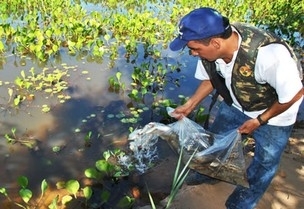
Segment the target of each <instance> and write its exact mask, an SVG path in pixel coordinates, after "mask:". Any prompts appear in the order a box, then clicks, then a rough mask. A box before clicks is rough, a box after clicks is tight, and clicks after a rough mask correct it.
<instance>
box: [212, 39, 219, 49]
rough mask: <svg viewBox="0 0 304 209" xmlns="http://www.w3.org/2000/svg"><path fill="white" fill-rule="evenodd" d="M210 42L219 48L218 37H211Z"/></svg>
mask: <svg viewBox="0 0 304 209" xmlns="http://www.w3.org/2000/svg"><path fill="white" fill-rule="evenodd" d="M210 44H211V45H212V46H213V47H214V48H216V49H219V48H220V47H221V42H220V40H219V39H218V38H211V40H210Z"/></svg>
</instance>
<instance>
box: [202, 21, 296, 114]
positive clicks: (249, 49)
mask: <svg viewBox="0 0 304 209" xmlns="http://www.w3.org/2000/svg"><path fill="white" fill-rule="evenodd" d="M233 26H234V27H235V28H236V29H237V31H238V32H239V34H240V35H241V36H242V42H241V45H240V48H239V51H238V54H237V57H236V60H235V64H234V67H233V70H232V78H231V88H232V91H233V93H234V95H235V97H236V99H237V100H238V102H239V103H240V105H241V106H242V108H243V109H244V110H246V111H257V110H263V109H266V108H268V107H270V106H271V105H272V104H273V103H274V102H275V101H276V100H277V98H278V97H277V94H276V91H275V89H274V88H272V87H271V86H270V85H269V84H267V83H266V84H259V83H257V82H256V80H255V78H254V69H255V62H256V58H257V54H258V50H259V48H260V47H262V46H266V45H268V44H271V43H280V44H283V45H284V46H286V47H287V49H288V50H289V52H290V53H291V55H292V56H293V57H294V58H295V59H296V57H295V55H294V54H293V52H292V50H291V48H290V47H289V46H288V45H287V44H286V43H285V42H284V41H283V40H282V39H281V38H279V37H278V36H276V35H274V34H272V33H270V32H266V31H264V30H260V29H259V28H255V27H252V26H249V25H246V24H241V23H236V24H233ZM202 63H203V65H204V67H205V68H206V71H207V73H208V75H209V77H210V80H211V83H212V85H213V87H214V88H215V89H216V90H217V91H218V92H219V94H220V95H221V96H222V97H223V98H224V100H225V102H226V103H227V104H229V105H231V104H232V99H231V96H230V93H229V91H228V89H227V88H226V85H225V83H224V79H223V78H221V77H220V76H219V75H218V73H217V72H216V68H215V63H214V62H208V61H207V60H202Z"/></svg>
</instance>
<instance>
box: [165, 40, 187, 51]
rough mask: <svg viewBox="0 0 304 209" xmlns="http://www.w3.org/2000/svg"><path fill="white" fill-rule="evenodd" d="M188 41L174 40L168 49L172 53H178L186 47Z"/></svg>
mask: <svg viewBox="0 0 304 209" xmlns="http://www.w3.org/2000/svg"><path fill="white" fill-rule="evenodd" d="M187 43H188V41H185V40H183V39H180V38H179V37H178V38H175V39H174V40H173V41H172V42H171V43H170V45H169V47H170V49H171V50H172V51H178V50H181V49H182V48H184V47H185V46H186V45H187Z"/></svg>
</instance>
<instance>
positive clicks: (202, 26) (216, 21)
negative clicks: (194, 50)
mask: <svg viewBox="0 0 304 209" xmlns="http://www.w3.org/2000/svg"><path fill="white" fill-rule="evenodd" d="M224 31H225V26H224V23H223V16H222V15H221V14H220V13H219V12H218V11H216V10H215V9H212V8H209V7H202V8H199V9H195V10H193V11H191V12H190V13H189V14H187V15H186V16H184V17H183V18H182V19H181V21H180V23H179V35H178V37H177V38H175V39H174V40H173V41H172V42H171V43H170V49H171V50H173V51H177V50H180V49H182V48H184V47H185V46H186V45H187V43H188V42H189V41H192V40H200V39H205V38H209V37H212V36H216V35H220V34H222V33H223V32H224Z"/></svg>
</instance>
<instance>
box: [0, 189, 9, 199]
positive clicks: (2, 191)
mask: <svg viewBox="0 0 304 209" xmlns="http://www.w3.org/2000/svg"><path fill="white" fill-rule="evenodd" d="M0 193H1V194H3V195H4V196H6V197H7V196H8V194H7V191H6V188H4V187H2V188H0Z"/></svg>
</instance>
